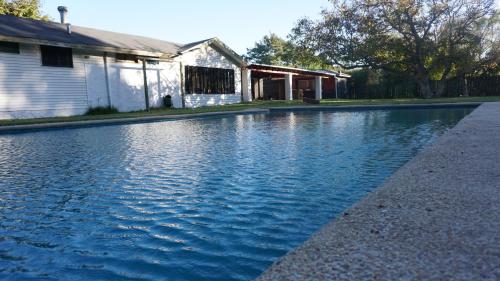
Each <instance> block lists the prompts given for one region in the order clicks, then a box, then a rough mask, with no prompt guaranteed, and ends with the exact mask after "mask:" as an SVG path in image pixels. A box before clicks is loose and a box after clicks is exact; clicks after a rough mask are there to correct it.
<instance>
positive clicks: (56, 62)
mask: <svg viewBox="0 0 500 281" xmlns="http://www.w3.org/2000/svg"><path fill="white" fill-rule="evenodd" d="M58 50H59V51H63V50H64V52H65V53H64V54H62V55H61V53H60V52H57V51H58ZM54 54H55V55H57V56H60V57H58V58H51V59H49V58H48V57H47V56H49V55H54ZM63 56H64V57H63ZM40 58H41V62H42V66H46V67H62V68H74V63H73V49H72V48H66V47H58V46H47V45H40Z"/></svg>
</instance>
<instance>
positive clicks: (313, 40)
mask: <svg viewBox="0 0 500 281" xmlns="http://www.w3.org/2000/svg"><path fill="white" fill-rule="evenodd" d="M331 3H332V7H331V9H327V10H324V11H323V12H322V19H320V20H318V21H312V20H309V19H307V18H306V19H302V20H300V21H299V22H298V24H297V26H296V27H295V28H294V29H293V30H292V35H291V39H292V42H294V44H297V45H299V46H305V47H306V48H309V49H313V50H315V51H316V53H317V55H318V56H320V57H321V58H322V59H324V60H326V61H329V62H331V63H332V64H337V65H340V66H342V67H344V68H346V69H354V68H359V67H370V68H374V69H382V70H385V71H389V72H393V73H407V74H409V75H412V76H413V77H414V78H415V80H416V81H417V83H418V84H419V87H420V90H421V92H422V94H423V96H424V97H425V98H429V97H432V96H433V95H436V96H438V95H440V94H441V92H442V91H443V89H444V87H443V86H442V85H444V83H439V85H441V86H438V87H437V88H436V89H432V88H431V83H430V81H431V80H437V81H441V82H442V81H444V80H446V79H448V78H449V77H451V76H453V75H456V73H457V71H458V70H459V68H462V69H464V70H465V67H464V66H465V65H468V66H469V65H473V64H480V65H482V64H483V63H485V62H487V61H488V62H492V61H498V49H496V50H495V48H494V47H493V46H494V45H495V44H493V45H491V46H490V47H489V50H485V49H482V48H484V47H486V44H485V42H486V41H487V40H486V37H485V36H484V34H485V30H487V29H488V28H491V25H492V24H494V20H493V19H494V18H496V11H495V9H494V8H493V7H494V2H493V0H333V1H331ZM496 44H497V45H498V43H496Z"/></svg>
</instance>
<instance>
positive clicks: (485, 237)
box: [258, 102, 500, 281]
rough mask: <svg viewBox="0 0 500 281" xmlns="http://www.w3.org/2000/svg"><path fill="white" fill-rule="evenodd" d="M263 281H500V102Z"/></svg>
mask: <svg viewBox="0 0 500 281" xmlns="http://www.w3.org/2000/svg"><path fill="white" fill-rule="evenodd" d="M258 280H260V281H266V280H301V281H302V280H500V103H499V102H495V103H484V104H483V105H481V106H480V107H478V108H477V109H476V110H474V111H473V112H472V113H471V114H470V115H469V116H467V117H465V118H464V119H463V120H462V121H460V122H459V123H458V124H457V126H455V127H454V128H453V129H451V130H449V131H448V132H447V133H445V134H444V135H443V136H442V137H440V138H439V139H438V140H437V141H436V142H435V143H434V144H432V145H431V146H430V147H427V148H426V149H424V150H423V151H421V152H420V153H419V154H418V155H417V156H416V157H415V158H413V159H412V160H410V161H409V162H408V163H407V164H406V165H404V166H403V167H402V168H400V169H399V170H398V171H397V172H396V173H395V174H394V175H393V176H391V177H390V178H389V179H388V180H387V181H386V182H385V183H384V184H383V185H382V186H381V187H379V188H378V189H376V190H375V191H373V192H372V193H370V194H369V195H368V196H367V197H365V198H364V199H363V200H361V201H360V202H358V203H357V204H355V205H354V206H353V207H352V208H350V209H348V210H346V211H345V212H344V213H343V214H342V215H341V216H340V217H338V218H337V219H335V220H334V221H332V222H331V223H329V224H328V225H326V226H325V227H324V228H323V229H321V230H320V231H319V232H317V233H316V234H314V235H313V236H312V237H311V238H310V239H309V240H308V241H306V242H305V243H304V244H303V245H302V246H300V247H299V248H297V249H295V250H293V251H292V252H290V253H288V254H287V255H286V256H285V257H283V258H282V259H281V260H279V261H278V262H276V263H275V264H274V265H273V266H272V267H271V268H269V269H268V270H267V271H266V272H265V273H263V274H262V275H261V276H260V277H259V278H258Z"/></svg>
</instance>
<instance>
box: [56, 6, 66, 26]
mask: <svg viewBox="0 0 500 281" xmlns="http://www.w3.org/2000/svg"><path fill="white" fill-rule="evenodd" d="M57 10H58V11H59V14H60V15H61V23H67V22H66V21H67V16H68V8H66V7H65V6H59V7H57Z"/></svg>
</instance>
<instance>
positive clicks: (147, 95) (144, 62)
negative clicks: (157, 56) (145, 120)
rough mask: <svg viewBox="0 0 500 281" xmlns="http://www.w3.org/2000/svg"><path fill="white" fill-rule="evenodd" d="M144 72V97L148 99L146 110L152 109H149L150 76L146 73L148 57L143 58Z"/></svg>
mask: <svg viewBox="0 0 500 281" xmlns="http://www.w3.org/2000/svg"><path fill="white" fill-rule="evenodd" d="M142 73H143V76H144V99H145V101H146V111H148V112H149V111H151V110H150V109H149V90H148V76H147V74H146V59H145V58H143V59H142Z"/></svg>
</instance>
